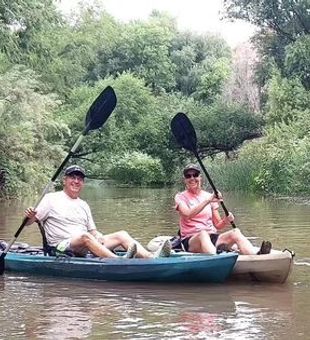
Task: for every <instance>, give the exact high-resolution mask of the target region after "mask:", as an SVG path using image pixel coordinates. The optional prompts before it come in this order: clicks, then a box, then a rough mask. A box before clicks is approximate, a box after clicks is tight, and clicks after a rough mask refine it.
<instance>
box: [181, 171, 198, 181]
mask: <svg viewBox="0 0 310 340" xmlns="http://www.w3.org/2000/svg"><path fill="white" fill-rule="evenodd" d="M199 175H200V174H199V173H198V172H195V173H194V174H185V175H184V177H185V178H186V179H189V178H192V177H193V178H197V177H198V176H199Z"/></svg>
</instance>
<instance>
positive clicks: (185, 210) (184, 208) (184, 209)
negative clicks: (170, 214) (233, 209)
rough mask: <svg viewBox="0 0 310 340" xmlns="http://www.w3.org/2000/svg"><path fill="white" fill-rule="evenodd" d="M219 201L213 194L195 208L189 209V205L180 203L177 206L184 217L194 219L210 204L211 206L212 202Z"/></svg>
mask: <svg viewBox="0 0 310 340" xmlns="http://www.w3.org/2000/svg"><path fill="white" fill-rule="evenodd" d="M218 201H219V199H218V198H216V197H215V194H214V193H213V194H212V195H211V196H210V197H208V198H206V199H204V200H203V201H202V202H200V203H199V204H198V205H196V206H195V207H192V208H190V207H188V205H187V204H186V203H185V202H183V201H180V202H178V205H177V210H178V211H179V212H180V214H182V215H183V216H185V217H187V218H192V217H194V216H196V215H197V214H199V213H200V212H201V211H202V210H203V209H204V208H205V207H206V206H207V205H208V204H211V203H212V202H218Z"/></svg>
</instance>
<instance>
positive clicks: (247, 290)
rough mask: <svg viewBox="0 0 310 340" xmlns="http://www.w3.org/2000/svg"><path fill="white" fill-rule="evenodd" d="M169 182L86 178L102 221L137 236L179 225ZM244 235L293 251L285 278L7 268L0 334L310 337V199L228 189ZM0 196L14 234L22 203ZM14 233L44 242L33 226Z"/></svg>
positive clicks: (1, 288) (107, 228)
mask: <svg viewBox="0 0 310 340" xmlns="http://www.w3.org/2000/svg"><path fill="white" fill-rule="evenodd" d="M175 192H176V190H175V189H115V188H103V187H94V186H89V187H87V188H85V191H84V193H83V197H84V198H85V199H87V201H88V202H89V204H90V206H91V208H92V211H93V215H94V219H95V221H96V223H97V226H98V229H101V230H103V231H104V232H105V233H109V232H114V231H116V230H120V229H126V230H127V231H128V232H129V233H130V234H132V235H133V236H134V237H135V238H137V239H138V240H139V241H141V242H142V243H143V244H147V242H148V241H149V240H150V239H151V238H153V237H154V236H156V235H170V234H174V233H175V232H176V231H177V220H178V219H177V215H176V213H175V211H174V209H173V199H172V198H173V196H174V194H175ZM224 198H225V203H226V205H227V207H228V208H229V210H231V211H233V213H234V214H235V216H236V224H237V226H238V227H239V228H240V229H241V230H242V231H243V232H244V234H246V235H247V236H251V237H256V238H257V239H255V242H258V243H259V242H260V241H261V240H262V238H265V239H270V240H271V241H272V243H273V244H274V247H275V248H278V249H283V248H289V249H291V250H294V251H295V252H296V257H295V262H296V264H295V266H294V270H293V272H292V274H291V276H290V278H289V281H288V282H287V283H286V284H284V285H278V284H258V283H225V284H217V285H216V284H150V283H148V284H146V283H145V284H140V283H139V284H137V283H115V282H99V281H87V280H84V281H83V280H71V279H59V278H50V277H35V276H20V275H17V274H5V275H4V276H2V277H0V306H1V309H0V325H1V327H0V339H11V338H14V339H218V338H219V337H220V338H222V339H236V338H239V339H253V338H257V339H309V336H308V334H309V331H310V326H309V325H308V321H309V320H308V319H309V317H308V311H309V309H310V290H309V285H310V278H309V271H310V256H309V252H308V243H309V241H308V240H309V237H308V233H309V231H310V230H309V229H310V223H309V221H308V220H309V218H308V216H309V214H308V211H309V204H308V202H295V203H292V202H289V201H287V200H272V199H262V198H257V197H249V196H245V195H239V196H238V195H236V194H226V195H225V196H224ZM32 203H33V198H29V199H25V200H24V201H22V202H16V201H15V202H5V203H0V238H4V239H6V240H8V239H11V237H12V236H13V234H14V233H15V232H16V230H17V228H18V226H19V224H20V221H21V218H22V212H23V210H24V208H25V207H27V206H28V205H31V204H32ZM19 240H20V241H24V242H28V243H31V244H40V241H41V237H40V234H39V232H38V229H37V228H36V227H35V226H32V227H27V229H26V230H24V231H23V233H22V235H21V236H20V239H19Z"/></svg>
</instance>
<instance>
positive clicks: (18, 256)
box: [5, 252, 238, 283]
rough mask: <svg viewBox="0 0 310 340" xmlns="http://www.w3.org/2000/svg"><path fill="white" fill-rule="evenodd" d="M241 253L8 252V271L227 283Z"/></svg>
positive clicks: (97, 277) (77, 276) (132, 279)
mask: <svg viewBox="0 0 310 340" xmlns="http://www.w3.org/2000/svg"><path fill="white" fill-rule="evenodd" d="M237 257H238V255H237V254H233V253H229V254H219V255H209V256H199V255H198V256H193V255H176V256H171V257H159V258H154V259H139V258H134V259H126V258H121V257H120V258H94V257H85V258H83V257H63V256H45V255H43V254H40V253H36V252H32V253H27V252H8V253H7V254H6V257H5V271H12V272H19V273H27V274H31V275H48V276H58V277H68V278H80V279H95V280H105V281H145V282H147V281H148V282H213V283H220V282H224V281H225V280H226V279H227V278H228V277H229V276H230V274H231V272H232V270H233V267H234V265H235V263H236V260H237Z"/></svg>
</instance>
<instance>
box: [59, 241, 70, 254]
mask: <svg viewBox="0 0 310 340" xmlns="http://www.w3.org/2000/svg"><path fill="white" fill-rule="evenodd" d="M70 244H71V238H68V239H66V240H62V241H61V242H59V243H58V245H57V247H56V251H57V252H59V253H66V252H72V250H71V249H70Z"/></svg>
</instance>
